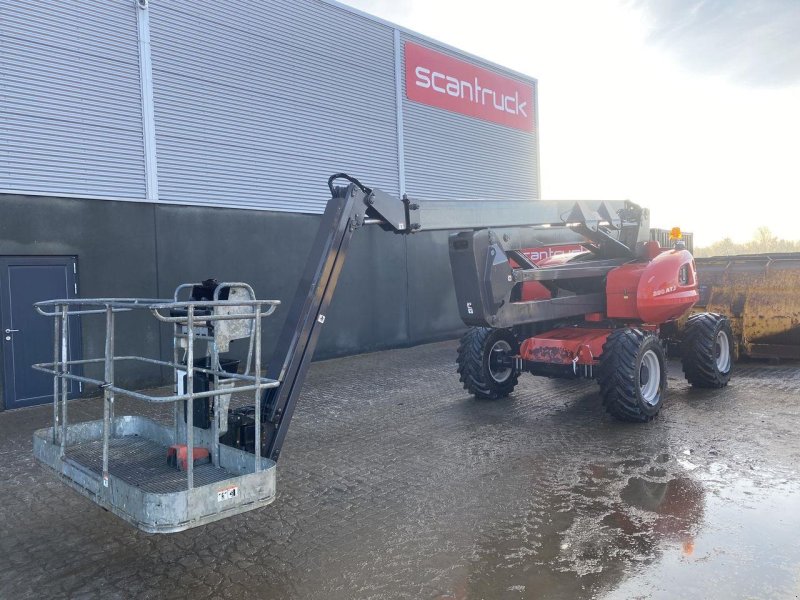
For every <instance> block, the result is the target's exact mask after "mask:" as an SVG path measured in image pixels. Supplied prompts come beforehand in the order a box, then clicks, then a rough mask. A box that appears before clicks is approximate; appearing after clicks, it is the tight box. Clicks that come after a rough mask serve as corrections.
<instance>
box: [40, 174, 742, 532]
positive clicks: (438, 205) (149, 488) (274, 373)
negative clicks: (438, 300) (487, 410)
mask: <svg viewBox="0 0 800 600" xmlns="http://www.w3.org/2000/svg"><path fill="white" fill-rule="evenodd" d="M342 179H344V180H347V181H348V185H346V186H336V185H334V183H335V182H336V181H337V180H342ZM328 186H329V188H330V191H331V199H330V201H329V202H328V204H327V207H326V209H325V212H324V214H323V216H322V220H321V223H320V226H319V230H318V233H317V235H316V238H315V241H314V245H313V247H312V250H311V252H310V254H309V258H308V262H307V264H306V266H305V268H304V270H303V273H302V276H301V279H300V283H299V285H298V288H297V292H296V294H295V297H294V299H293V301H292V302H291V304H290V305H289V312H288V315H287V316H286V320H285V323H284V326H283V329H282V331H281V333H280V335H279V337H278V340H277V345H276V349H275V352H274V355H273V357H272V359H271V360H270V361H269V362H268V363H267V367H266V370H265V372H264V373H263V374H261V372H260V370H259V365H260V345H261V343H260V325H259V323H260V319H261V317H263V316H266V315H268V314H271V313H272V312H273V311H274V310H275V308H276V307H277V305H278V304H279V302H277V301H274V300H272V301H270V300H260V301H258V300H255V296H254V294H253V293H252V289H250V288H249V286H247V285H246V284H241V283H225V284H217V282H215V281H213V280H209V281H208V282H204V284H202V285H200V284H195V285H194V286H192V285H190V284H187V285H184V286H181V287H179V288H178V290H176V294H175V298H174V300H173V301H164V300H132V299H95V300H86V299H83V300H79V301H76V300H53V301H48V302H43V303H39V304H38V305H37V307H38V308H39V310H40V312H42V313H43V314H47V315H50V316H54V317H55V321H56V324H55V330H54V331H55V333H54V362H53V363H51V364H42V365H36V368H38V369H39V370H42V371H45V372H48V373H50V374H53V375H54V376H55V378H56V384H55V385H54V406H53V415H54V424H53V427H52V428H48V429H42V430H40V431H37V432H36V434H35V435H34V452H35V453H36V456H37V457H38V458H39V459H40V460H42V461H43V462H45V463H46V464H49V465H50V466H51V467H53V468H54V469H56V470H57V471H58V472H59V473H60V474H61V475H62V477H63V478H64V479H66V480H67V481H68V482H69V483H70V484H71V485H72V486H73V487H75V488H76V489H79V490H80V491H82V492H83V493H85V494H86V495H88V496H90V497H91V498H93V499H94V500H95V501H96V502H97V503H99V504H101V505H103V506H105V507H106V508H109V509H110V510H112V511H114V512H115V513H117V514H118V515H120V516H122V517H123V518H125V519H126V520H128V521H129V522H131V523H133V524H135V525H137V526H138V527H140V528H142V529H144V530H147V531H178V530H181V529H186V528H187V527H193V526H196V525H199V524H203V523H207V522H209V521H212V520H215V519H219V518H224V517H225V516H228V515H231V514H236V513H238V512H243V511H245V510H250V509H252V508H257V507H259V506H263V505H265V504H268V503H269V502H271V501H272V500H273V499H274V495H275V479H274V476H275V475H274V473H275V463H276V461H277V460H278V458H279V456H280V453H281V448H282V446H283V443H284V440H285V439H286V434H287V431H288V428H289V424H290V421H291V418H292V414H293V413H294V409H295V406H296V404H297V400H298V398H299V395H300V390H301V387H302V384H303V381H304V379H305V377H306V373H307V371H308V367H309V365H310V363H311V359H312V357H313V354H314V350H315V348H316V345H317V341H318V338H319V334H320V332H321V329H322V327H323V325H324V324H325V322H326V313H327V310H328V306H329V304H330V301H331V299H332V297H333V293H334V290H335V288H336V284H337V281H338V278H339V275H340V273H341V270H342V267H343V266H344V262H345V260H346V257H347V251H348V248H349V245H350V241H351V239H352V236H353V234H354V233H355V232H356V231H357V230H358V229H360V228H361V227H364V226H367V225H372V226H378V227H380V228H382V229H384V230H386V231H389V232H394V233H396V234H414V233H416V232H419V231H436V230H449V231H452V232H453V233H451V234H450V237H449V252H450V264H451V269H452V274H453V281H454V284H455V292H456V299H457V302H458V308H459V312H460V315H461V318H462V320H463V321H464V323H465V324H466V325H469V326H470V329H469V330H468V331H467V333H466V334H465V335H464V337H463V338H462V340H461V343H460V345H459V350H458V359H457V364H458V373H459V375H460V380H461V382H462V383H463V385H464V387H465V388H466V389H467V390H468V391H469V392H470V393H471V394H473V395H474V396H476V397H478V398H482V399H497V398H501V397H504V396H507V395H508V394H510V393H511V392H512V391H513V389H514V388H515V386H516V385H517V381H518V378H519V375H520V374H521V373H522V372H523V371H526V372H529V373H532V374H534V375H543V376H548V377H568V378H575V377H595V378H597V380H598V382H599V383H600V390H601V396H602V398H603V403H604V404H605V406H606V408H607V409H608V410H609V412H610V413H611V414H613V415H614V416H615V417H617V418H619V419H622V420H626V421H638V422H644V421H649V420H650V419H652V418H653V417H654V416H655V415H656V414H657V413H658V411H659V409H660V408H661V406H662V403H663V400H664V392H665V390H666V385H667V377H666V368H665V366H666V365H665V346H666V343H667V341H675V340H669V339H668V336H667V335H666V332H667V331H669V330H671V328H670V327H665V325H670V324H672V323H673V322H674V320H675V319H677V318H678V317H681V316H682V315H684V314H685V313H686V312H687V311H688V310H689V309H690V308H691V307H692V306H693V305H694V304H695V302H697V299H698V291H697V277H696V273H695V266H694V260H693V258H692V256H691V254H690V253H689V252H688V251H687V250H686V249H685V248H684V247H683V246H682V244H681V243H677V244H676V246H675V248H672V249H663V248H660V247H659V245H658V243H657V242H650V241H648V237H649V214H648V211H647V210H646V209H643V208H641V207H639V206H636V205H635V204H632V203H630V202H627V201H625V202H621V201H610V202H597V201H595V202H568V201H557V202H555V201H554V202H542V201H489V202H477V201H461V202H455V201H435V202H428V203H426V204H425V205H424V207H422V208H421V207H420V204H419V203H418V202H416V201H412V200H409V199H408V198H407V197H405V196H404V197H403V198H402V200H401V199H397V198H395V197H393V196H391V195H389V194H387V193H385V192H382V191H380V190H378V189H370V188H368V187H366V186H365V185H363V184H361V183H360V182H359V181H358V180H356V179H355V178H353V177H350V176H348V175H346V174H341V173H340V174H336V175H333V176H331V178H330V179H329V180H328ZM576 241H581V243H582V244H583V247H584V248H585V250H584V251H582V252H578V253H574V254H565V255H559V256H555V257H551V258H548V259H545V260H544V261H542V262H539V263H538V264H534V263H533V262H532V261H531V260H529V259H528V257H527V256H526V254H525V252H524V251H525V250H526V249H528V248H534V247H541V246H544V245H552V244H558V243H574V242H576ZM187 288H190V289H191V290H192V296H191V298H190V300H189V301H179V291H180V290H181V289H187ZM135 308H144V309H146V310H149V311H151V312H152V313H153V314H154V315H155V316H156V318H158V319H159V320H161V321H164V322H167V323H171V324H172V325H173V327H174V332H175V336H174V338H175V357H174V360H173V362H171V363H168V362H163V361H155V360H152V359H144V360H146V361H148V362H151V363H155V364H159V365H162V366H164V367H170V368H172V369H173V370H174V372H175V373H176V377H175V381H176V385H175V390H174V391H175V395H173V396H171V397H166V398H164V397H160V398H154V397H150V396H147V395H145V394H143V393H138V392H132V391H129V390H125V389H123V388H121V387H119V386H117V385H115V384H114V363H115V361H118V360H130V359H134V358H136V357H114V356H113V348H114V337H113V330H114V317H115V312H117V311H129V310H133V309H135ZM48 311H49V312H48ZM93 313H98V314H105V315H106V323H107V330H106V336H107V337H106V357H105V359H93V360H84V361H75V362H74V363H73V362H71V361H69V360H68V357H67V356H66V355H65V354H63V353H62V354H61V357H60V358H59V347H62V348H63V347H65V344H64V343H63V342H64V339H66V327H67V323H68V320H69V318H70V316H71V315H76V314H93ZM59 328H60V333H59ZM247 337H249V338H250V348H251V353H252V352H253V349H254V348H255V361H254V362H255V365H254V368H253V372H252V374H249V373H250V360H249V359H248V367H247V369H246V370H245V372H244V373H243V374H232V373H230V372H227V373H226V372H225V370H223V369H222V367H221V366H220V365H221V364H222V361H221V360H220V356H219V351H220V349H227V347H228V346H229V344H230V341H231V340H235V339H243V338H247ZM204 340H205V341H206V342H207V344H208V347H209V348H210V355H209V356H208V357H201V358H202V362H201V364H200V366H197V357H196V356H195V354H194V346H195V344H196V343H198V342H199V341H204ZM680 343H681V354H682V360H683V369H684V372H685V374H686V378H687V379H688V380H689V382H690V383H691V384H692V385H694V386H699V387H723V386H725V385H726V384H727V383H728V380H729V378H730V376H731V370H732V364H733V363H732V349H733V344H732V333H731V328H730V325H729V323H728V320H727V319H726V318H725V317H723V316H720V315H718V314H712V313H702V314H697V315H694V316H692V317H691V318H690V319H689V321H688V323H687V325H686V327H685V328H684V332H683V339H682V340H681V341H680ZM179 349H183V351H184V353H185V356H184V359H183V360H181V359H180V358H179ZM78 362H80V363H81V364H82V365H85V364H89V363H93V362H104V363H105V374H104V378H103V379H102V380H95V379H91V378H88V377H86V376H84V375H80V374H76V373H75V372H73V370H72V368H71V367H72V366H73V365H76V366H77V363H78ZM201 377H204V378H205V381H206V383H207V388H208V389H207V390H202V391H200V392H198V390H197V389H195V379H198V380H199V378H201ZM59 380H61V381H62V384H61V387H59V384H58V381H59ZM66 380H77V381H82V382H84V383H94V384H97V385H99V386H100V387H101V388H102V389H103V391H104V400H105V403H104V411H105V412H104V421H102V422H92V423H81V424H78V425H74V426H72V427H71V428H70V427H68V426H67V393H66V386H65V382H66ZM223 380H224V381H228V383H227V384H225V383H224V381H223ZM236 381H239V382H242V383H244V385H242V386H240V387H234V386H235V382H236ZM231 388H233V389H231ZM237 390H238V391H248V392H251V393H254V404H253V406H251V407H239V408H237V409H229V408H228V402H229V400H230V394H231V393H232V392H237ZM115 394H120V395H128V396H131V397H134V398H139V399H142V400H145V401H150V402H171V403H173V405H174V407H175V408H174V426H173V428H167V427H163V426H161V425H157V424H155V423H152V422H150V421H148V420H146V419H143V418H141V417H115V416H114V410H113V406H114V395H115ZM59 396H60V397H61V410H62V412H61V416H59ZM255 398H258V400H255ZM198 406H199V407H200V408H201V409H203V410H201V411H200V413H197V412H196V411H197V408H198ZM212 415H213V416H212ZM197 419H200V420H201V421H202V423H201V424H200V425H199V426H198V424H197V423H198V421H197ZM129 438H130V439H132V438H136V439H137V440H138V441H136V442H135V444H138V446H135V447H136V448H137V449H138V450H137V452H139V453H140V454H141V453H143V452H145V451H147V452H151V453H152V457H153V458H152V462H146V461H143V460H142V459H141V456H134V458H135V461H134V462H135V465H145V464H147V465H148V466H147V468H146V469H144V468H143V470H142V469H140V470H136V469H134V468H132V467H131V464H130V462H128V463H126V462H125V461H126V460H128V459H129V458H130V456H132V454H131V450H130V448H131V447H132V446H130V444H128V445H126V444H127V442H126V440H128V439H129ZM144 438H147V440H144ZM115 446H116V447H119V448H120V455H119V456H120V457H121V458H115V456H114V455H113V450H114V449H115ZM198 446H199V447H198ZM162 448H163V449H165V450H167V454H168V456H169V464H170V468H171V469H174V468H176V467H177V468H179V469H180V468H183V469H184V470H185V471H186V473H187V474H186V479H180V478H179V479H175V476H174V473H175V471H174V470H172V471H169V470H168V471H164V469H166V468H167V467H165V466H164V465H163V464H162V463H161V462H159V460H158V456H159V454H158V453H159V452H161V449H162ZM126 452H127V453H128V454H126ZM253 454H254V455H255V461H253V459H252V455H253ZM126 456H127V457H128V458H127V459H126V458H125V457H126ZM248 456H249V457H250V458H249V459H248ZM198 457H199V458H200V459H201V461H206V462H208V463H209V464H198V466H196V465H195V463H196V462H197V460H198ZM116 467H118V469H117V471H116V472H115V468H116ZM132 473H133V474H132ZM126 478H127V479H126ZM196 482H199V485H195V483H196ZM176 486H177V487H176ZM180 486H183V487H180ZM220 486H222V487H220Z"/></svg>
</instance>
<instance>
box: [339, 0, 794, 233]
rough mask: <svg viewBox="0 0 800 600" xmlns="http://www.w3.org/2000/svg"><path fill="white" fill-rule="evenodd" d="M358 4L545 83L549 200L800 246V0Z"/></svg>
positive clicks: (380, 0) (544, 169)
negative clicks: (612, 203)
mask: <svg viewBox="0 0 800 600" xmlns="http://www.w3.org/2000/svg"><path fill="white" fill-rule="evenodd" d="M346 3H347V4H351V5H353V6H355V7H357V8H359V9H361V10H364V11H366V12H369V13H372V14H375V15H377V16H379V17H382V18H384V19H387V20H390V21H393V22H395V23H398V24H400V25H403V26H405V27H408V28H409V29H412V30H414V31H418V32H420V33H423V34H425V35H428V36H430V37H433V38H435V39H438V40H441V41H443V42H446V43H448V44H451V45H453V46H456V47H458V48H461V49H464V50H466V51H468V52H472V53H474V54H477V55H479V56H482V57H484V58H487V59H489V60H492V61H494V62H497V63H500V64H502V65H505V66H508V67H511V68H513V69H516V70H518V71H521V72H523V73H526V74H528V75H532V76H533V77H536V78H537V79H538V80H539V128H540V143H541V176H542V197H543V198H630V199H631V200H633V201H635V202H638V203H639V204H642V205H644V206H647V207H649V208H650V209H651V211H652V218H651V222H652V224H653V226H656V227H671V226H673V225H679V226H681V227H682V228H683V229H685V230H687V231H693V232H694V233H695V240H696V241H695V243H696V244H698V243H699V244H700V245H706V244H708V243H710V242H713V241H716V240H718V239H721V238H723V237H725V236H731V237H733V238H734V239H736V240H739V241H744V240H747V239H749V238H750V237H751V236H752V233H753V231H754V230H755V229H756V227H758V226H760V225H767V226H769V227H770V228H771V229H772V230H773V232H775V233H776V234H778V235H779V236H781V237H786V238H791V239H800V0H762V1H759V0H627V1H622V0H620V1H617V0H584V1H578V0H574V1H567V0H549V1H544V0H534V1H531V0H529V1H524V0H492V1H487V0H484V1H472V2H470V1H468V0H347V2H346ZM409 193H413V190H409Z"/></svg>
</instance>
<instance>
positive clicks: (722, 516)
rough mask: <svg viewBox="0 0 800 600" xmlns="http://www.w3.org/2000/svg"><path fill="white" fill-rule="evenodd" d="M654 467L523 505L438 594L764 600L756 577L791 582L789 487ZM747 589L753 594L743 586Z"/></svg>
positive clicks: (600, 474) (588, 478)
mask: <svg viewBox="0 0 800 600" xmlns="http://www.w3.org/2000/svg"><path fill="white" fill-rule="evenodd" d="M659 458H660V457H659ZM654 462H656V464H649V463H645V464H637V465H629V464H623V463H617V464H610V465H607V466H604V465H599V464H595V465H589V466H587V467H586V469H585V471H584V472H583V476H582V477H581V479H580V481H579V482H577V483H574V484H573V485H571V486H564V487H561V488H559V486H552V487H553V489H552V490H551V491H550V492H549V493H545V494H544V495H537V497H536V498H535V499H533V498H532V499H531V502H530V504H529V505H528V506H527V507H526V511H525V512H524V513H522V514H517V515H514V516H513V518H507V519H505V520H502V521H500V522H499V523H496V524H495V525H494V526H493V528H492V530H491V533H489V534H485V535H483V536H482V539H481V540H480V542H479V548H478V551H477V554H476V556H475V557H474V558H473V560H472V564H471V566H470V567H469V568H468V569H465V571H464V572H463V573H462V576H461V577H460V578H458V580H457V581H455V582H454V585H453V586H452V588H451V591H450V592H448V593H447V594H444V595H442V596H439V598H442V599H444V598H450V599H462V598H463V599H465V598H576V599H577V598H593V597H606V596H607V597H613V598H631V597H645V598H651V597H665V598H671V597H692V598H708V597H711V598H723V597H724V598H728V597H741V596H742V594H741V593H740V590H741V589H747V590H748V594H749V595H750V596H753V597H772V596H774V594H770V593H766V592H765V589H764V588H763V585H764V582H765V581H769V580H775V581H780V587H776V588H775V589H778V590H786V589H787V588H788V589H793V588H794V586H797V585H798V583H800V582H798V581H797V578H798V574H800V571H798V564H800V550H798V544H797V543H796V540H795V538H796V537H797V533H798V532H800V489H798V488H790V487H787V485H788V484H787V485H784V486H777V488H776V485H775V484H770V485H769V486H766V487H763V488H757V487H756V486H755V485H754V484H752V483H750V482H747V481H746V480H736V479H735V478H731V479H730V480H728V481H721V480H720V475H721V474H722V473H725V471H726V469H722V468H710V467H713V465H710V466H709V468H704V469H701V470H698V471H692V473H691V475H689V474H687V472H686V471H684V470H683V469H681V468H680V466H679V463H678V462H677V461H674V462H673V463H671V465H670V466H667V465H666V464H665V461H663V460H658V459H657V460H656V461H654ZM670 467H671V468H672V469H673V472H672V473H670V472H669V469H670ZM790 507H791V508H790ZM753 509H756V510H753ZM767 521H769V523H767ZM764 536H771V537H772V540H773V541H772V542H769V540H768V539H764ZM770 545H772V546H774V548H775V549H776V550H777V549H780V550H781V552H774V553H772V554H770V553H769V552H768V551H767V550H766V548H767V547H770ZM789 547H793V548H795V550H794V553H795V555H794V557H791V558H790V559H788V562H786V561H787V559H786V551H785V549H786V548H789ZM775 556H783V558H782V560H783V561H784V563H781V564H777V563H776V561H775V558H774V557H775ZM720 561H723V562H725V561H727V562H737V561H738V564H737V565H731V564H726V565H723V567H720V565H719V563H720ZM739 565H741V566H739ZM748 568H752V569H753V572H750V573H748ZM764 570H766V571H769V572H770V575H769V578H765V574H764ZM773 571H774V573H773ZM756 575H757V576H756ZM791 577H794V578H795V583H793V582H792V579H791ZM721 578H724V580H723V581H720V579H721ZM787 578H788V579H787ZM740 580H741V581H740ZM748 582H749V583H748ZM753 582H759V584H758V585H760V586H761V587H755V588H753V589H748V587H747V586H748V585H750V586H754V585H756V584H754V583H753ZM678 586H680V587H678ZM723 589H727V590H728V591H727V592H726V593H721V590H723ZM748 594H745V596H747V595H748Z"/></svg>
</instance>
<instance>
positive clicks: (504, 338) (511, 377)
mask: <svg viewBox="0 0 800 600" xmlns="http://www.w3.org/2000/svg"><path fill="white" fill-rule="evenodd" d="M501 352H502V353H503V354H505V355H511V356H516V355H517V354H519V342H517V339H516V337H515V336H514V334H513V333H512V332H511V331H509V330H508V329H491V328H489V327H472V328H470V329H469V331H467V333H465V334H464V335H463V337H462V338H461V343H460V344H459V345H458V358H457V359H456V363H457V364H458V374H459V379H460V381H461V383H463V384H464V389H465V390H467V391H468V392H469V393H470V394H472V395H473V396H475V397H476V398H481V399H483V400H497V399H498V398H505V397H506V396H508V395H509V394H510V393H511V392H513V391H514V388H515V387H516V386H517V381H518V380H519V371H518V370H517V369H516V368H515V367H514V366H508V367H503V366H502V365H501V366H498V365H497V359H498V358H500V355H499V353H501Z"/></svg>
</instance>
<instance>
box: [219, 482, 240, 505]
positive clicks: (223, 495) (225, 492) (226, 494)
mask: <svg viewBox="0 0 800 600" xmlns="http://www.w3.org/2000/svg"><path fill="white" fill-rule="evenodd" d="M238 495H239V487H238V486H235V485H233V486H231V487H227V488H224V489H221V490H217V502H222V501H223V500H231V499H233V498H236V496H238Z"/></svg>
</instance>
